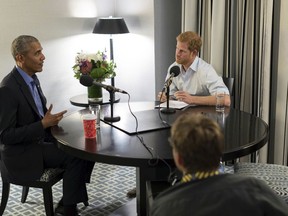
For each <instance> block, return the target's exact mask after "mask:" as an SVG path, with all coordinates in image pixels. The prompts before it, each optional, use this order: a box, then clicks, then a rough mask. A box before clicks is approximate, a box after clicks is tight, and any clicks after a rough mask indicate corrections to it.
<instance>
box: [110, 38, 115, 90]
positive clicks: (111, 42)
mask: <svg viewBox="0 0 288 216" xmlns="http://www.w3.org/2000/svg"><path fill="white" fill-rule="evenodd" d="M110 60H112V61H113V60H114V55H113V38H112V34H110ZM111 85H112V86H113V87H115V81H114V77H112V78H111Z"/></svg>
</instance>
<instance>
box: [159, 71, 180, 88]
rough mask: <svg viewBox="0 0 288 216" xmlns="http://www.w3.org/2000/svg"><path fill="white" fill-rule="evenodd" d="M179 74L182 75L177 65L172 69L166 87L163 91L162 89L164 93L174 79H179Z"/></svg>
mask: <svg viewBox="0 0 288 216" xmlns="http://www.w3.org/2000/svg"><path fill="white" fill-rule="evenodd" d="M179 74H180V68H179V66H177V65H175V66H173V67H171V68H170V76H169V78H168V79H167V80H166V81H165V83H164V87H163V89H162V92H163V91H164V90H165V89H166V88H168V87H169V86H170V85H171V83H172V79H173V77H177V76H178V75H179Z"/></svg>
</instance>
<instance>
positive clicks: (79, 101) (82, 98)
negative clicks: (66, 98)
mask: <svg viewBox="0 0 288 216" xmlns="http://www.w3.org/2000/svg"><path fill="white" fill-rule="evenodd" d="M114 97H115V103H118V102H119V101H120V96H119V95H118V94H115V95H114ZM70 103H71V104H72V105H74V106H79V107H88V105H89V102H88V95H87V94H80V95H75V96H73V97H71V98H70ZM100 103H101V104H109V103H110V95H109V94H108V93H107V92H106V91H105V92H103V100H102V102H100Z"/></svg>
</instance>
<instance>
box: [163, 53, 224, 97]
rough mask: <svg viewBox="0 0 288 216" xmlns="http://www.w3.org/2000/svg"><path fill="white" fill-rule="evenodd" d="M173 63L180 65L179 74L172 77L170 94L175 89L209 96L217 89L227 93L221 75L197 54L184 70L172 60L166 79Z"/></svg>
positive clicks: (172, 93) (175, 90)
mask: <svg viewBox="0 0 288 216" xmlns="http://www.w3.org/2000/svg"><path fill="white" fill-rule="evenodd" d="M175 65H178V66H179V67H180V74H179V75H178V76H177V77H174V78H173V79H172V83H171V85H170V95H174V93H175V92H177V91H186V92H188V93H189V94H191V95H197V96H209V95H214V94H216V91H217V89H221V90H222V89H223V91H225V93H226V94H228V95H229V90H228V88H227V87H226V85H225V84H224V82H223V79H222V77H220V76H218V74H217V73H216V71H215V70H214V68H213V67H212V65H210V64H208V63H207V62H205V61H204V60H203V59H201V58H199V57H198V56H196V58H195V59H194V62H193V63H192V64H191V66H190V67H189V68H188V70H187V71H186V72H185V71H184V69H183V67H182V65H180V64H177V63H176V62H174V63H173V64H172V65H170V67H169V69H168V73H167V76H166V80H167V79H168V78H169V77H170V68H171V67H173V66H175Z"/></svg>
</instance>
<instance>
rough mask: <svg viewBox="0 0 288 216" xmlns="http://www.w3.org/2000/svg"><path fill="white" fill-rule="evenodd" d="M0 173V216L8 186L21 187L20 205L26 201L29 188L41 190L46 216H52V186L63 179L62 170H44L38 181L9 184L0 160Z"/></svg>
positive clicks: (6, 196) (8, 189)
mask: <svg viewBox="0 0 288 216" xmlns="http://www.w3.org/2000/svg"><path fill="white" fill-rule="evenodd" d="M0 171H1V177H2V197H1V206H0V216H2V215H3V213H4V211H5V208H6V205H7V201H8V198H9V192H10V184H15V185H20V186H23V189H22V198H21V202H22V203H24V202H25V201H26V198H27V195H28V191H29V187H34V188H42V190H43V198H44V205H45V211H46V215H47V216H53V215H54V208H53V196H52V186H53V185H54V184H56V183H57V182H59V181H60V180H61V179H62V178H63V173H64V170H62V169H60V168H56V169H52V168H51V169H46V170H44V172H43V174H42V176H41V178H40V179H39V180H36V181H31V182H25V183H20V182H9V181H8V180H7V177H6V176H5V172H4V171H3V162H2V161H1V159H0Z"/></svg>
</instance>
